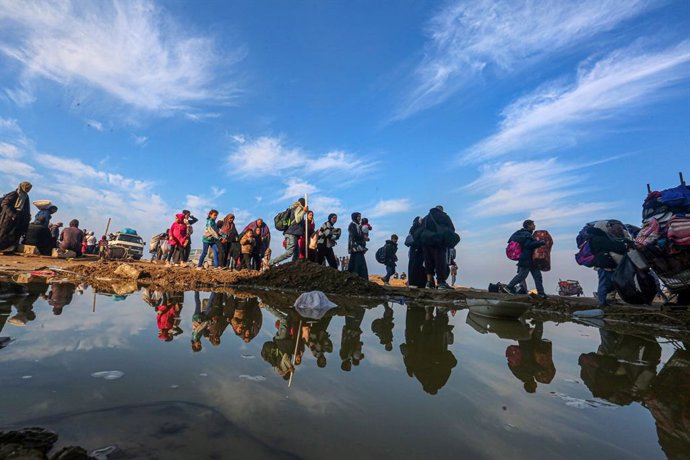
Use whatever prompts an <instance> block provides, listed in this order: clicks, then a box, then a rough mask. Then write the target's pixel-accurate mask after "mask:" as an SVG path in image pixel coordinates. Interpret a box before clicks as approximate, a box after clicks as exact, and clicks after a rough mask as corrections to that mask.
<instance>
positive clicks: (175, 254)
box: [165, 213, 189, 265]
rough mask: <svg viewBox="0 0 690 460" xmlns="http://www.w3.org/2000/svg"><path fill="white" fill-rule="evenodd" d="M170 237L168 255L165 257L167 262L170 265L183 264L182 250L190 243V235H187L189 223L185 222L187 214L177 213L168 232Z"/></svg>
mask: <svg viewBox="0 0 690 460" xmlns="http://www.w3.org/2000/svg"><path fill="white" fill-rule="evenodd" d="M168 236H169V237H170V239H169V240H168V246H169V249H168V256H167V257H166V259H165V263H166V264H167V265H170V261H171V260H172V263H174V264H176V263H180V264H182V263H183V262H182V256H183V254H182V252H183V251H184V248H185V247H186V246H187V244H188V243H189V236H188V235H187V224H186V223H185V215H184V214H182V213H179V214H176V215H175V222H173V224H172V225H171V226H170V231H169V232H168Z"/></svg>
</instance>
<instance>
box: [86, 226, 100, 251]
mask: <svg viewBox="0 0 690 460" xmlns="http://www.w3.org/2000/svg"><path fill="white" fill-rule="evenodd" d="M97 243H98V241H97V240H96V235H94V234H93V230H91V231H90V232H89V234H88V235H86V253H87V254H96V251H97Z"/></svg>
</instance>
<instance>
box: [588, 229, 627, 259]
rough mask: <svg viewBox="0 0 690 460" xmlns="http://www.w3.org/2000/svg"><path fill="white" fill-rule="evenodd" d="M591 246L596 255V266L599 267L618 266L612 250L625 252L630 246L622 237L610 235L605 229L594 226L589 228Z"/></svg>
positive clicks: (618, 252)
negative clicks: (612, 255) (617, 237)
mask: <svg viewBox="0 0 690 460" xmlns="http://www.w3.org/2000/svg"><path fill="white" fill-rule="evenodd" d="M589 235H590V238H589V247H590V249H591V251H592V254H593V255H594V266H595V267H597V268H616V266H617V265H618V264H617V263H616V261H615V260H613V257H611V254H610V253H611V252H614V253H616V254H621V255H622V254H625V253H626V252H628V246H627V245H626V244H625V242H624V240H623V239H622V238H619V239H615V238H612V237H610V236H609V235H608V234H607V233H606V232H605V231H603V230H601V229H599V228H595V227H592V228H590V229H589Z"/></svg>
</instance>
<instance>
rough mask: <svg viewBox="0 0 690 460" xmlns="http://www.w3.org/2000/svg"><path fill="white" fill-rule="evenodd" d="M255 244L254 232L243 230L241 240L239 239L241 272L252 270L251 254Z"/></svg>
mask: <svg viewBox="0 0 690 460" xmlns="http://www.w3.org/2000/svg"><path fill="white" fill-rule="evenodd" d="M255 244H256V239H255V238H254V231H253V230H252V229H247V230H245V232H244V234H243V235H242V238H240V245H241V246H242V265H241V267H240V269H241V270H250V269H251V268H252V252H253V251H254V246H255Z"/></svg>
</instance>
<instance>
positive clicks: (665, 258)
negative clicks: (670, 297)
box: [635, 173, 690, 292]
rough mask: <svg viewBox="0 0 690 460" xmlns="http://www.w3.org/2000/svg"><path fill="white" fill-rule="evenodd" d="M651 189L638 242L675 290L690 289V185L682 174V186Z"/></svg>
mask: <svg viewBox="0 0 690 460" xmlns="http://www.w3.org/2000/svg"><path fill="white" fill-rule="evenodd" d="M647 191H648V194H647V198H646V199H645V201H644V204H643V205H642V224H643V225H642V229H641V230H640V232H639V233H638V234H637V237H636V238H635V245H636V246H637V248H638V250H639V251H640V252H641V253H642V254H643V256H644V258H645V260H646V261H647V263H648V264H649V265H650V267H651V268H652V270H654V272H655V273H656V274H657V276H658V277H659V278H660V279H661V280H662V281H663V282H664V284H665V285H666V286H667V287H668V288H669V289H670V290H671V291H672V292H679V291H684V290H689V289H690V187H688V186H687V185H686V183H685V180H683V174H682V173H681V174H680V185H679V186H678V187H674V188H670V189H666V190H661V191H652V189H651V188H650V187H649V185H647Z"/></svg>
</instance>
